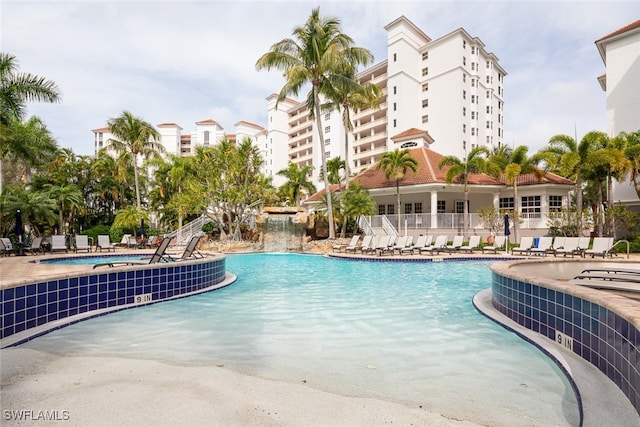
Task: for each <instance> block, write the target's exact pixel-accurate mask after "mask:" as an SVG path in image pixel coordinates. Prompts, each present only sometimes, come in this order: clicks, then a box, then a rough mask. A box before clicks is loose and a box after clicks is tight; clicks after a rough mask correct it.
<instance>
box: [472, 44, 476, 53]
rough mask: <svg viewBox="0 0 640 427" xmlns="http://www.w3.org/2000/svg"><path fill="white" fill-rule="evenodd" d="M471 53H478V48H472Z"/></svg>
mask: <svg viewBox="0 0 640 427" xmlns="http://www.w3.org/2000/svg"><path fill="white" fill-rule="evenodd" d="M471 53H472V54H473V53H476V47H475V46H471Z"/></svg>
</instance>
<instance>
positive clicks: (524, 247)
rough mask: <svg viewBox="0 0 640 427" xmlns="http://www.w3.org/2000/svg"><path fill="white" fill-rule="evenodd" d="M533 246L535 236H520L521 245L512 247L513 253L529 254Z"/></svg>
mask: <svg viewBox="0 0 640 427" xmlns="http://www.w3.org/2000/svg"><path fill="white" fill-rule="evenodd" d="M532 247H533V237H531V236H525V237H521V238H520V245H519V246H516V247H515V248H512V249H511V253H512V254H516V253H518V254H520V255H522V254H523V253H524V254H526V255H528V254H529V253H530V252H531V248H532Z"/></svg>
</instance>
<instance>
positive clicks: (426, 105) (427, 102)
mask: <svg viewBox="0 0 640 427" xmlns="http://www.w3.org/2000/svg"><path fill="white" fill-rule="evenodd" d="M428 106H429V99H423V100H422V108H426V107H428Z"/></svg>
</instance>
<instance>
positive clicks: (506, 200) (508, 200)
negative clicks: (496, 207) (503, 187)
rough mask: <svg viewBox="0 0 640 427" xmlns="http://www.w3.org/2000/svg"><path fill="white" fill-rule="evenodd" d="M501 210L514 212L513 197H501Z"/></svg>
mask: <svg viewBox="0 0 640 427" xmlns="http://www.w3.org/2000/svg"><path fill="white" fill-rule="evenodd" d="M500 210H501V211H510V212H513V197H500Z"/></svg>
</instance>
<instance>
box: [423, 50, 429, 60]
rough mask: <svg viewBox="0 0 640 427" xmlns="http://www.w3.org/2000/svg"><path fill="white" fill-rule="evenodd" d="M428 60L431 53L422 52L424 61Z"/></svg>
mask: <svg viewBox="0 0 640 427" xmlns="http://www.w3.org/2000/svg"><path fill="white" fill-rule="evenodd" d="M427 59H429V51H427V52H422V60H423V61H426V60H427Z"/></svg>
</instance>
